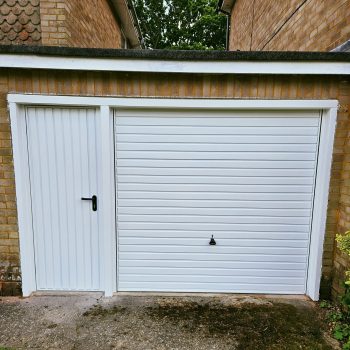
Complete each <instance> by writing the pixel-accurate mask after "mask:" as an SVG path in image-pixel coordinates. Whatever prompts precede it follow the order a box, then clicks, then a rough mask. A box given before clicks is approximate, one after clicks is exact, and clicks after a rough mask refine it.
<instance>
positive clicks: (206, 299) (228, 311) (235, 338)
mask: <svg viewBox="0 0 350 350" xmlns="http://www.w3.org/2000/svg"><path fill="white" fill-rule="evenodd" d="M2 347H3V348H5V349H6V348H10V349H65V350H69V349H84V350H86V349H125V350H127V349H128V350H147V349H157V350H158V349H159V350H163V349H174V350H175V349H186V350H192V349H198V350H199V349H200V350H207V349H208V350H209V349H219V350H225V349H232V350H233V349H242V350H243V349H244V350H249V349H252V350H263V349H276V350H281V349H288V350H293V349H310V350H311V349H312V350H316V349H332V348H334V347H332V346H331V345H329V344H327V342H326V341H325V338H324V332H323V325H322V322H321V319H320V314H319V311H318V308H317V307H316V306H315V304H314V303H312V302H309V301H306V300H304V299H302V298H298V299H286V298H269V297H252V296H240V297H237V296H228V295H216V296H215V295H214V296H213V295H211V296H152V295H147V294H144V295H139V296H137V295H118V296H115V297H113V298H108V299H107V298H102V295H100V294H84V295H82V294H80V295H55V296H53V295H50V296H47V295H46V296H43V295H42V296H34V297H31V298H26V299H19V298H5V297H2V298H1V299H0V349H3V348H2Z"/></svg>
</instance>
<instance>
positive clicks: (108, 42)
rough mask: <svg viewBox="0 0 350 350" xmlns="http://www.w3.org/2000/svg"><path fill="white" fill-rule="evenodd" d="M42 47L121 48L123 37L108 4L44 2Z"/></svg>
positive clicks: (97, 0)
mask: <svg viewBox="0 0 350 350" xmlns="http://www.w3.org/2000/svg"><path fill="white" fill-rule="evenodd" d="M40 17H41V31H42V34H41V36H42V45H48V46H72V47H93V48H121V46H122V33H121V29H120V26H119V24H118V23H117V20H116V18H115V17H114V14H113V12H112V9H111V7H110V6H109V4H108V1H107V0H84V1H81V0H41V1H40Z"/></svg>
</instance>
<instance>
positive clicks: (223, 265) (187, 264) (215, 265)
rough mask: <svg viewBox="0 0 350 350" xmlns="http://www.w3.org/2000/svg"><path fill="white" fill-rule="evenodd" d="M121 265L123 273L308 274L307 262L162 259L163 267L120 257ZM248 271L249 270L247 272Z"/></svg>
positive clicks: (153, 263)
mask: <svg viewBox="0 0 350 350" xmlns="http://www.w3.org/2000/svg"><path fill="white" fill-rule="evenodd" d="M119 266H120V267H121V268H122V270H121V271H122V273H125V271H127V270H130V269H129V268H131V269H132V271H133V273H135V271H138V270H137V269H141V270H140V271H142V269H143V268H144V269H148V268H151V269H156V268H162V269H172V270H177V269H179V271H181V270H183V269H186V270H188V271H191V269H192V268H193V269H195V270H196V271H197V270H200V269H202V270H208V271H209V269H219V270H220V271H226V272H227V273H230V274H237V273H238V272H237V271H239V272H240V273H241V274H243V275H244V276H245V272H246V271H250V276H251V275H252V274H253V271H255V276H256V274H257V273H258V274H259V275H260V273H261V271H262V270H266V271H267V270H269V271H273V270H276V269H277V268H278V271H279V270H281V271H282V272H281V273H282V274H283V272H284V271H296V273H299V272H300V274H304V275H305V274H306V272H305V268H306V266H307V265H306V263H305V262H289V261H285V262H279V263H278V265H276V262H269V261H259V262H255V261H233V260H223V261H221V260H216V261H210V260H205V261H202V260H178V259H177V260H170V259H168V260H162V261H161V267H160V264H159V260H156V259H155V260H152V259H149V260H143V261H142V263H140V260H136V259H135V260H133V259H127V260H124V259H120V261H119ZM247 273H248V272H247Z"/></svg>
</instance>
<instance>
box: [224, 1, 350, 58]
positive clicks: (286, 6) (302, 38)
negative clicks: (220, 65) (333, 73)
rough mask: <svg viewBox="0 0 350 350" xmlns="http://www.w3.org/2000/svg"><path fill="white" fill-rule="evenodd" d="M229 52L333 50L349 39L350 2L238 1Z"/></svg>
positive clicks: (232, 19) (232, 23)
mask: <svg viewBox="0 0 350 350" xmlns="http://www.w3.org/2000/svg"><path fill="white" fill-rule="evenodd" d="M231 15H232V16H231V32H230V45H229V48H230V50H252V51H261V50H266V51H288V50H289V51H330V50H332V49H334V48H335V47H337V46H339V45H340V44H342V43H344V42H345V41H347V40H349V39H350V0H278V1H276V0H237V1H236V3H235V5H234V7H233V11H232V14H231Z"/></svg>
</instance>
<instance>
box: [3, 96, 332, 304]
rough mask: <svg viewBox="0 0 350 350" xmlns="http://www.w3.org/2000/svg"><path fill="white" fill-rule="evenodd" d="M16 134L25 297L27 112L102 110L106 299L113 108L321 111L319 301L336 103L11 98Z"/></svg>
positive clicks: (313, 290)
mask: <svg viewBox="0 0 350 350" xmlns="http://www.w3.org/2000/svg"><path fill="white" fill-rule="evenodd" d="M8 103H9V109H10V120H11V132H12V143H13V156H14V168H15V182H16V195H17V211H18V225H19V237H20V254H21V269H22V290H23V296H28V295H30V294H31V293H32V292H34V291H36V282H35V264H34V246H33V231H32V218H31V215H32V214H31V211H30V210H29V209H28V208H30V207H31V202H30V193H29V173H28V170H29V169H28V161H27V156H28V155H27V147H26V142H25V137H26V135H25V118H24V111H23V108H24V107H25V106H30V105H50V106H65V107H67V106H79V107H92V106H93V107H98V108H99V110H100V123H101V142H102V147H101V149H102V152H101V153H102V154H101V159H102V170H101V171H102V179H103V184H104V185H103V188H102V193H101V194H100V196H101V205H100V208H101V211H102V215H103V220H102V228H101V229H102V230H103V232H104V236H105V237H106V239H105V241H104V248H105V254H104V257H103V259H104V261H103V263H104V266H105V275H104V276H103V278H102V281H103V289H104V292H105V296H111V295H112V294H113V293H114V292H117V263H116V250H117V247H116V220H115V215H116V207H115V191H114V190H111V188H113V189H114V187H115V179H114V171H115V170H114V142H113V138H114V135H113V109H117V110H118V108H140V109H160V108H162V109H178V108H181V109H194V110H200V109H207V108H209V109H216V110H232V111H234V110H254V111H259V110H261V111H263V110H265V111H266V110H288V111H293V110H299V111H300V110H317V111H321V112H322V123H321V130H320V143H319V156H318V162H317V177H316V183H315V195H314V208H313V217H312V230H311V239H310V255H309V264H308V276H307V286H306V295H308V296H309V297H310V298H311V299H312V300H318V299H319V289H320V281H321V270H322V256H323V242H324V237H325V229H326V218H327V206H328V193H329V182H330V174H331V163H332V154H333V143H334V134H335V127H336V119H337V108H338V101H337V100H257V99H253V100H252V99H245V100H241V99H239V100H238V99H182V98H179V99H168V98H165V99H158V98H118V97H115V98H114V97H81V96H51V95H32V94H9V95H8Z"/></svg>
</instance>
